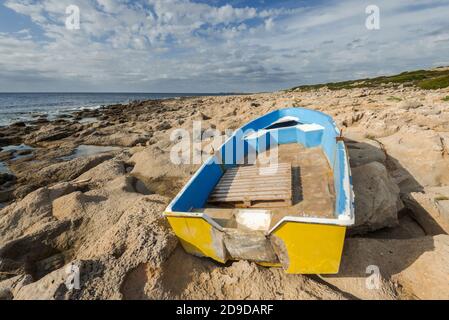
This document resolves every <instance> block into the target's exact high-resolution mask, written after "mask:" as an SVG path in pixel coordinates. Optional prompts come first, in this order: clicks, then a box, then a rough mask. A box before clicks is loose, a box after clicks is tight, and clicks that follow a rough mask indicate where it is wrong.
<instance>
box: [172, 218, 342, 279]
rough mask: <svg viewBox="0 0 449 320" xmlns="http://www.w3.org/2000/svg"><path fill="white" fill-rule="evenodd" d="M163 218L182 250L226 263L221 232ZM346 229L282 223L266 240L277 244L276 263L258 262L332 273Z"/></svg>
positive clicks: (196, 221)
mask: <svg viewBox="0 0 449 320" xmlns="http://www.w3.org/2000/svg"><path fill="white" fill-rule="evenodd" d="M166 215H167V219H168V221H169V223H170V226H171V227H172V229H173V231H174V232H175V234H176V236H177V237H178V238H179V239H180V241H181V244H182V246H183V248H184V250H185V251H186V252H188V253H190V254H194V255H197V256H204V257H210V258H212V259H214V260H215V261H218V262H220V263H225V262H226V261H227V260H228V257H227V254H226V249H225V246H224V244H223V241H222V239H223V232H222V231H219V230H217V229H216V228H214V227H213V226H212V225H211V224H209V223H208V222H207V221H206V220H204V219H203V218H201V217H180V216H171V215H170V213H166ZM345 233H346V227H344V226H336V225H325V224H310V223H301V222H285V223H283V224H281V225H280V226H279V227H278V228H277V229H275V230H274V231H273V232H272V233H271V234H270V235H269V236H268V237H271V238H272V239H273V240H274V242H275V243H277V244H278V246H277V247H278V248H282V249H278V251H281V252H278V256H279V257H280V259H281V263H280V264H276V263H265V262H258V263H259V264H260V265H262V266H267V267H270V266H273V267H279V266H283V268H284V270H285V272H286V273H290V274H336V273H338V271H339V267H340V260H341V256H342V251H343V244H344V239H345Z"/></svg>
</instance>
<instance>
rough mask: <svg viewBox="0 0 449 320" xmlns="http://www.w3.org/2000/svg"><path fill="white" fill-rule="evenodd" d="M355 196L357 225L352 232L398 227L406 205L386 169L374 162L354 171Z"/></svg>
mask: <svg viewBox="0 0 449 320" xmlns="http://www.w3.org/2000/svg"><path fill="white" fill-rule="evenodd" d="M352 175H353V183H354V194H355V217H356V221H355V226H353V227H351V228H350V233H351V234H355V233H364V232H368V231H373V230H377V229H381V228H385V227H393V226H396V225H397V224H398V211H399V210H401V209H402V207H403V205H402V202H401V200H400V197H399V188H398V187H397V185H396V184H395V183H394V182H393V181H392V180H391V178H390V176H389V175H388V172H387V170H386V168H385V167H384V166H383V165H382V164H381V163H379V162H371V163H368V164H366V165H363V166H359V167H357V168H354V169H353V170H352Z"/></svg>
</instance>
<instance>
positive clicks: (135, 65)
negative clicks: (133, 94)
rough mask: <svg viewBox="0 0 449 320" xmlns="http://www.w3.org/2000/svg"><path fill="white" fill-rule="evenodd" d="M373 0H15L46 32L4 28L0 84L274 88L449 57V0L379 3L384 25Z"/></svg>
mask: <svg viewBox="0 0 449 320" xmlns="http://www.w3.org/2000/svg"><path fill="white" fill-rule="evenodd" d="M364 2H365V1H359V0H349V1H345V2H340V1H338V2H337V1H329V3H327V4H326V5H322V6H316V5H313V6H309V7H302V8H293V9H282V8H280V9H279V8H278V9H270V10H259V9H257V8H250V7H243V8H236V7H233V6H231V5H225V6H222V7H214V6H212V5H209V4H205V3H195V2H192V1H188V0H141V1H135V2H133V4H132V5H130V4H126V2H125V1H124V0H123V1H118V0H45V1H28V0H14V1H12V0H7V1H6V2H5V5H6V6H7V7H8V8H10V9H12V10H14V11H16V12H18V13H20V14H23V15H26V16H29V17H30V18H31V19H32V21H34V23H35V24H36V25H37V26H38V27H39V28H40V29H41V30H42V32H43V34H44V38H42V37H36V36H33V30H30V31H25V30H24V31H22V32H19V33H5V32H0V87H1V88H5V89H4V90H14V89H15V90H29V88H30V86H32V85H33V83H30V79H33V81H35V79H45V81H47V82H48V83H52V84H54V85H55V86H56V87H57V88H60V90H72V89H73V90H100V91H103V90H118V91H135V90H145V91H228V90H229V91H239V90H270V89H275V88H283V87H287V86H290V85H296V84H300V83H301V82H303V81H307V82H316V81H328V80H340V79H343V78H353V77H357V76H359V75H362V74H363V75H366V76H368V75H376V74H377V73H378V72H379V70H385V71H387V72H396V71H401V70H402V69H407V68H408V69H414V68H420V67H423V66H431V65H433V64H434V63H437V62H438V61H444V60H445V59H444V57H445V56H449V55H448V53H449V41H448V39H449V33H448V32H447V31H446V30H448V27H449V22H448V20H447V16H448V15H449V6H448V5H444V2H442V1H437V0H433V1H428V2H426V6H424V5H422V2H421V1H415V0H413V1H410V0H396V1H387V0H382V1H380V0H379V1H377V2H378V5H379V7H380V9H381V30H379V31H368V30H366V28H365V27H364V26H365V18H366V14H365V6H366V5H367V4H369V3H364ZM69 4H76V5H78V6H79V7H80V13H81V29H80V30H79V31H70V30H67V29H65V27H64V21H65V8H66V6H68V5H69ZM417 4H420V5H422V7H417V8H412V9H411V7H413V5H417ZM432 4H433V6H432ZM0 31H1V30H0ZM17 86H19V88H16V87H17Z"/></svg>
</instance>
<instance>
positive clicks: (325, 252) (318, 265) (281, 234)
mask: <svg viewBox="0 0 449 320" xmlns="http://www.w3.org/2000/svg"><path fill="white" fill-rule="evenodd" d="M345 233H346V227H344V226H336V225H325V224H310V223H300V222H285V223H283V224H282V225H281V226H280V227H279V228H277V229H276V230H275V231H274V232H273V233H272V236H274V237H277V238H279V239H281V240H282V243H283V244H284V245H285V250H286V251H287V259H288V261H287V262H286V263H283V265H288V268H286V270H285V271H286V272H287V273H294V274H336V273H338V270H339V268H340V260H341V255H342V252H343V244H344V240H345ZM280 256H282V255H280ZM281 259H282V258H281Z"/></svg>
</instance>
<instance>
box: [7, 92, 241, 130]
mask: <svg viewBox="0 0 449 320" xmlns="http://www.w3.org/2000/svg"><path fill="white" fill-rule="evenodd" d="M231 94H234V93H196V92H192V93H163V92H162V93H157V92H153V93H141V92H0V126H6V125H9V124H12V123H15V122H21V121H30V120H32V119H34V118H37V117H41V116H47V117H48V119H50V120H51V119H54V118H57V117H58V116H59V115H61V114H66V113H71V112H74V111H77V110H80V109H93V108H100V107H102V106H107V105H111V104H126V103H129V102H131V101H136V100H139V101H142V100H158V99H170V98H179V97H194V96H222V95H231Z"/></svg>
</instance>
